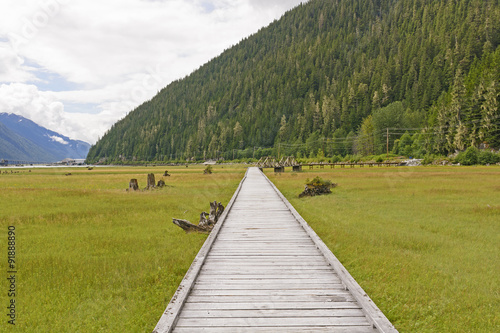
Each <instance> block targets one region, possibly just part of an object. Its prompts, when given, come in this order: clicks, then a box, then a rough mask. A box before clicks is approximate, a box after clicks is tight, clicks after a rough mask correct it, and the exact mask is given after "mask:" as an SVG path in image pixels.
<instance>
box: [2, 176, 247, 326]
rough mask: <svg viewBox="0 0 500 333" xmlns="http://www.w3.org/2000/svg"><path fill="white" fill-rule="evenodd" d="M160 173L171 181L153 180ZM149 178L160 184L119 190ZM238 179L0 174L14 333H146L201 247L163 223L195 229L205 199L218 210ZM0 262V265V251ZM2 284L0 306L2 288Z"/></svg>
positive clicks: (4, 284) (197, 241) (199, 239)
mask: <svg viewBox="0 0 500 333" xmlns="http://www.w3.org/2000/svg"><path fill="white" fill-rule="evenodd" d="M165 169H167V170H168V171H169V173H170V174H171V175H172V176H171V177H162V175H163V173H164V171H165ZM151 172H153V173H155V176H156V179H157V180H159V179H162V178H163V179H164V180H165V182H166V184H167V185H168V186H167V187H165V188H163V189H157V190H152V191H138V192H127V191H126V189H127V188H128V182H129V180H130V179H131V178H137V179H138V180H139V186H140V187H141V188H144V187H145V186H146V178H147V174H148V173H151ZM244 172H245V169H244V168H242V167H233V168H231V167H227V166H226V167H224V168H222V167H221V166H216V167H214V173H213V174H211V175H203V167H202V166H190V167H189V168H185V167H167V168H160V167H156V168H153V167H151V168H139V167H135V168H126V167H120V168H94V169H93V170H91V171H89V170H87V169H86V168H81V169H80V168H71V169H31V172H28V169H27V168H26V169H20V173H15V174H2V175H0V203H1V210H0V221H1V229H2V230H4V236H5V237H4V236H1V235H0V248H2V249H6V237H7V226H8V225H14V226H15V227H16V234H17V265H18V266H17V268H18V274H17V279H18V280H17V291H18V293H17V297H16V304H17V315H18V317H17V321H16V331H19V332H150V331H152V330H153V328H154V326H155V325H156V322H157V321H158V319H159V317H160V316H161V314H162V313H163V311H164V310H165V307H166V305H167V304H168V302H169V301H170V298H171V296H172V295H173V293H174V292H175V290H176V289H177V287H178V285H179V283H180V281H181V280H182V278H183V276H184V274H185V273H186V271H187V269H188V268H189V266H190V264H191V262H192V260H193V259H194V257H195V256H196V253H197V252H198V250H199V249H200V247H201V246H202V244H203V242H204V241H205V239H206V235H197V234H189V235H186V234H185V233H184V231H182V230H181V229H180V228H178V227H176V226H175V225H173V224H172V218H173V217H176V218H183V219H188V220H191V221H192V222H197V221H198V219H199V214H200V212H201V211H207V210H208V208H209V202H210V201H213V200H217V201H221V202H222V203H223V204H224V205H227V203H228V202H229V200H230V198H231V196H232V195H233V192H234V191H235V189H236V187H237V185H238V183H239V182H240V180H241V178H242V177H243V174H244ZM67 173H71V175H70V176H65V174H67ZM3 256H4V258H3V261H4V262H5V263H6V260H7V253H6V250H4V254H3ZM3 267H5V268H6V264H5V265H4V266H3ZM5 270H6V269H5ZM1 286H2V287H1V288H2V291H1V295H2V296H1V297H0V304H1V305H2V307H3V305H5V306H7V302H8V299H7V295H6V291H7V282H6V280H5V281H4V282H2V284H1ZM4 328H8V327H7V320H6V319H4V320H3V321H2V322H1V323H0V331H2V330H3V329H4Z"/></svg>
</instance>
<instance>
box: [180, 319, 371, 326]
mask: <svg viewBox="0 0 500 333" xmlns="http://www.w3.org/2000/svg"><path fill="white" fill-rule="evenodd" d="M363 324H366V318H365V317H364V316H363V317H297V318H262V317H260V318H197V319H195V318H183V317H181V318H179V321H178V322H177V327H183V326H189V327H211V326H219V327H224V326H225V327H249V326H269V327H274V326H275V327H293V326H309V327H312V326H326V325H342V326H359V325H363Z"/></svg>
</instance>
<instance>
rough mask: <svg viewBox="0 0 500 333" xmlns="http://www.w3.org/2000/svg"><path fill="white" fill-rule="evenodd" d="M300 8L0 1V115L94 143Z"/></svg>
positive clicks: (112, 0) (127, 0)
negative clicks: (214, 60) (166, 91)
mask: <svg viewBox="0 0 500 333" xmlns="http://www.w3.org/2000/svg"><path fill="white" fill-rule="evenodd" d="M301 2H306V1H304V0H81V1H79V0H41V1H33V0H2V1H1V2H0V112H8V113H15V114H19V115H22V116H24V117H26V118H28V119H31V120H33V121H34V122H36V123H38V124H40V125H42V126H44V127H47V128H49V129H51V130H54V131H56V132H59V133H61V134H63V135H66V136H68V137H70V138H72V139H79V140H84V141H87V142H89V143H95V142H96V141H97V139H98V137H100V136H102V135H103V134H104V133H105V131H106V130H108V129H109V128H110V127H111V125H112V124H113V123H115V122H116V121H117V120H119V119H121V118H123V117H124V116H125V115H126V114H127V113H128V112H130V111H131V110H132V109H133V108H134V107H136V106H138V105H140V104H141V103H142V102H144V101H145V100H148V99H150V98H151V97H153V96H154V95H155V94H156V93H157V92H158V90H160V89H161V88H163V87H165V86H166V85H168V84H169V83H170V82H172V81H173V80H176V79H179V78H182V77H184V76H186V75H188V74H190V73H191V72H193V71H194V70H195V69H197V68H199V67H200V66H201V65H203V64H204V63H206V62H207V61H209V60H210V59H212V58H214V57H216V56H217V55H219V54H220V53H221V52H222V51H224V49H227V48H229V47H231V46H232V45H235V44H237V43H238V42H239V41H240V40H242V39H243V38H244V37H247V36H249V35H251V34H253V33H255V32H257V31H258V30H259V29H260V28H261V27H263V26H267V25H268V24H269V23H271V22H272V21H273V20H274V19H279V18H280V17H281V16H282V15H283V14H284V13H285V12H286V11H287V10H289V9H291V8H293V7H295V6H297V5H298V4H300V3H301Z"/></svg>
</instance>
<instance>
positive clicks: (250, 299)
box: [189, 294, 355, 303]
mask: <svg viewBox="0 0 500 333" xmlns="http://www.w3.org/2000/svg"><path fill="white" fill-rule="evenodd" d="M263 301H264V302H290V303H295V302H354V301H355V299H354V297H352V295H351V294H348V295H344V296H335V295H269V294H268V295H247V296H243V295H236V296H230V295H220V296H205V295H191V296H190V297H189V302H190V303H254V302H263Z"/></svg>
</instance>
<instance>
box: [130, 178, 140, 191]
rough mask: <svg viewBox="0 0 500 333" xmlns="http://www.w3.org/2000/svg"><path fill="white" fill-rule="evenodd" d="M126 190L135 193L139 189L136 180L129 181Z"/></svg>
mask: <svg viewBox="0 0 500 333" xmlns="http://www.w3.org/2000/svg"><path fill="white" fill-rule="evenodd" d="M128 189H129V191H137V190H138V189H139V182H138V181H137V179H131V180H130V182H129V183H128Z"/></svg>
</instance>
